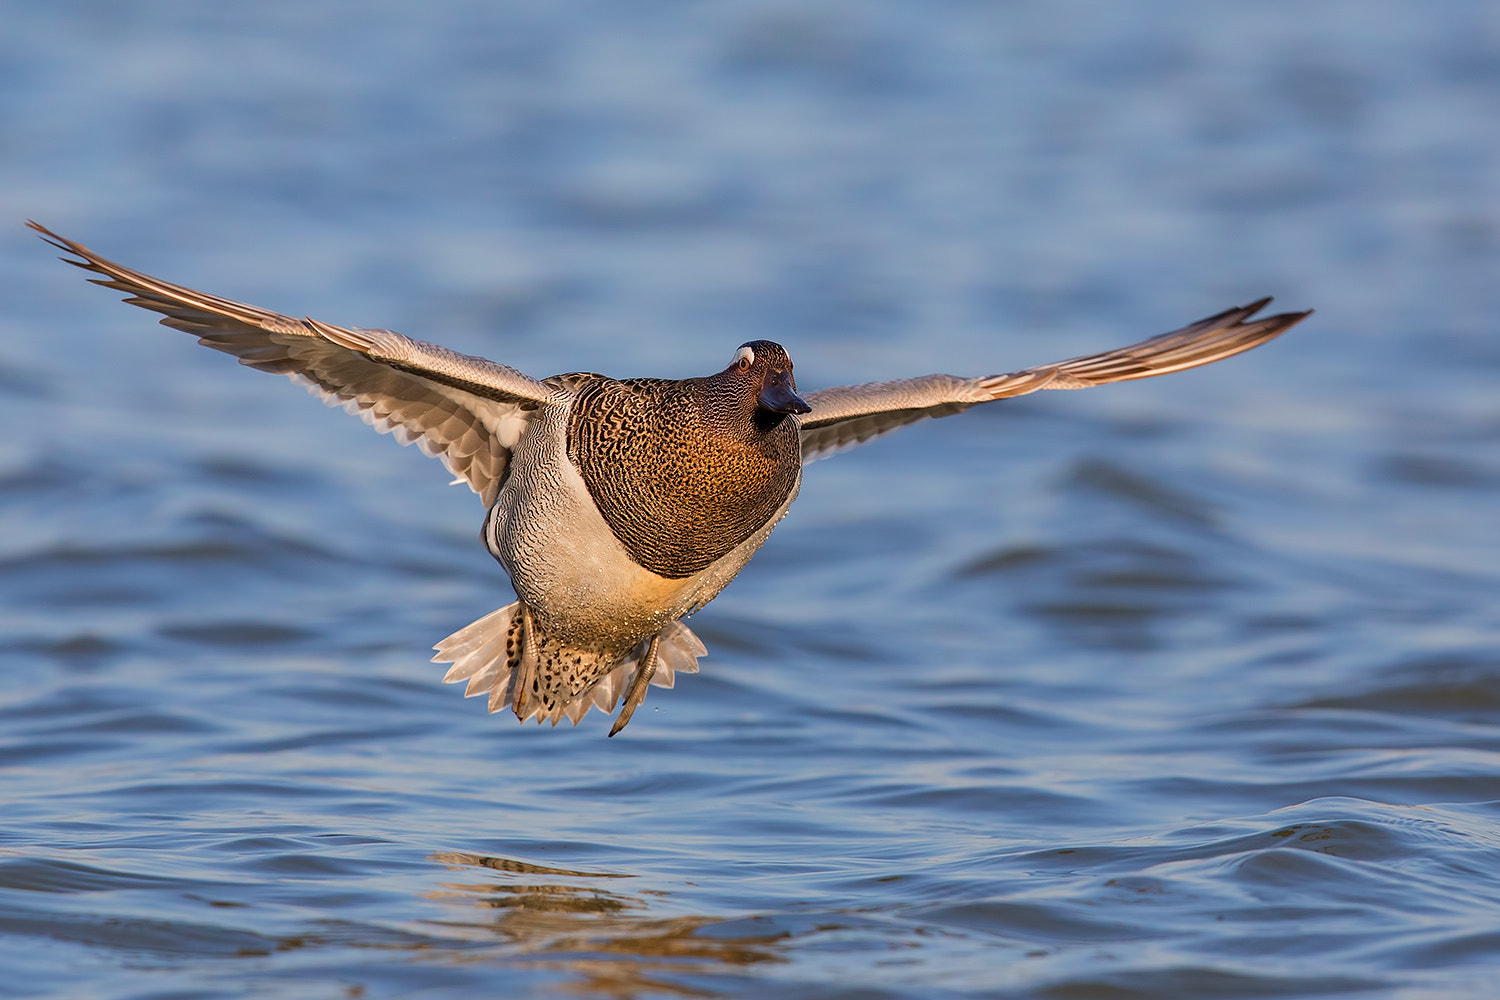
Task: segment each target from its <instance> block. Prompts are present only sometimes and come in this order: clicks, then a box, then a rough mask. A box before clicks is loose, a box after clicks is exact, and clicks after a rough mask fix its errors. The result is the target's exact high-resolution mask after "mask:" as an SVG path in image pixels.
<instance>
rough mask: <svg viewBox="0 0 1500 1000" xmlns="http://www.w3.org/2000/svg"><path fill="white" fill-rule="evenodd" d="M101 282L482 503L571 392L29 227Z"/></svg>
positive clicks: (464, 356) (509, 370) (444, 350)
mask: <svg viewBox="0 0 1500 1000" xmlns="http://www.w3.org/2000/svg"><path fill="white" fill-rule="evenodd" d="M27 225H29V226H30V227H31V228H32V229H35V230H36V231H37V232H39V233H41V234H42V236H43V237H45V238H46V239H47V240H48V242H50V243H52V245H53V246H56V247H58V248H59V249H61V250H66V251H68V252H69V253H71V254H74V255H75V256H77V257H78V258H80V259H79V260H68V258H66V257H65V258H63V259H64V260H67V262H68V263H69V264H73V265H76V266H78V267H81V268H83V269H84V270H86V271H92V272H94V273H95V274H99V275H102V276H103V277H101V278H91V279H89V280H91V281H93V282H94V283H95V284H97V285H103V286H104V287H105V288H114V289H118V290H119V291H122V292H126V293H128V295H129V297H128V298H127V299H126V300H125V301H126V302H129V303H130V304H131V305H137V306H140V307H142V308H144V309H150V310H152V311H154V312H159V313H163V314H164V315H165V318H164V319H163V320H162V321H161V322H162V323H163V324H164V325H166V326H170V327H175V328H176V329H178V330H185V331H187V332H188V333H191V334H195V335H196V336H197V337H198V343H200V344H202V345H204V346H205V347H212V348H213V349H214V350H216V351H223V352H225V353H226V354H233V355H234V356H235V357H237V358H239V360H240V364H242V365H248V366H249V367H251V368H255V369H258V370H260V371H263V372H270V373H272V374H274V375H286V376H287V377H289V378H291V379H292V380H293V381H295V382H298V383H300V384H302V385H304V386H306V387H307V388H308V389H309V390H310V391H311V392H313V393H314V394H315V395H318V396H321V397H322V398H323V399H324V401H325V402H327V403H329V404H330V405H335V406H337V405H342V406H343V407H344V408H345V409H347V410H348V411H349V412H350V413H354V414H356V415H358V416H359V417H361V418H363V419H364V420H365V422H366V423H368V424H370V425H371V426H373V427H374V428H375V429H376V430H378V431H380V432H381V433H385V434H393V435H394V436H395V437H396V439H397V440H398V441H400V442H401V443H402V444H416V445H417V446H418V447H420V448H421V449H422V450H423V451H424V452H426V453H427V454H429V455H436V456H438V457H440V458H441V459H442V460H443V463H444V464H445V465H447V466H448V469H449V471H451V472H452V473H453V474H454V475H455V476H456V477H458V478H457V479H456V480H455V482H464V483H467V484H468V485H469V487H470V488H471V489H472V490H473V491H474V492H475V493H478V494H479V495H480V498H481V499H483V501H484V503H485V506H490V505H491V504H493V503H494V502H495V495H496V493H497V492H498V491H499V489H500V484H501V483H502V482H503V481H504V479H505V473H506V469H507V467H508V465H509V462H510V449H511V448H512V447H514V445H515V444H516V442H517V441H518V440H519V439H520V436H521V432H522V431H523V430H524V429H525V427H526V425H527V423H528V422H529V421H530V419H531V415H532V414H533V413H534V412H536V410H537V409H538V408H539V407H541V406H544V405H546V404H547V403H550V402H555V401H557V400H558V399H559V395H560V394H562V395H566V393H565V391H564V390H561V389H554V388H552V387H550V386H548V385H546V384H543V383H542V382H539V381H537V380H536V379H534V378H531V377H530V376H529V375H524V374H522V373H521V372H518V371H516V370H515V369H514V368H510V367H508V366H506V365H502V364H499V363H497V362H494V361H489V360H487V359H485V358H476V357H471V356H469V355H467V354H459V353H458V352H457V351H450V350H448V349H447V348H446V347H439V346H438V345H437V344H429V343H426V342H425V341H421V340H414V339H412V338H411V337H406V336H403V335H401V334H399V333H394V332H392V331H390V330H364V329H360V328H358V327H342V326H334V325H332V324H330V323H323V322H320V321H318V320H315V319H311V318H303V319H296V318H294V317H291V316H283V315H282V314H280V313H275V312H271V311H269V310H266V309H261V308H259V307H257V306H252V305H246V304H244V303H242V302H234V301H231V300H230V299H224V298H220V297H219V296H217V295H209V294H207V293H206V292H199V291H195V290H193V289H191V288H184V287H182V286H181V285H173V284H171V283H169V282H166V281H162V280H161V279H159V278H153V277H151V276H150V275H148V274H142V273H141V272H139V271H133V270H131V269H130V268H128V267H124V266H122V265H120V264H116V263H115V262H113V261H111V260H106V259H105V258H103V257H100V256H99V255H98V254H96V253H94V252H93V251H92V250H90V249H89V248H88V247H86V246H84V245H83V244H81V243H74V242H73V241H72V240H69V239H65V238H63V237H61V236H58V235H57V234H56V233H53V232H51V231H49V230H48V229H46V228H44V227H42V226H40V225H38V224H37V223H35V222H29V223H27Z"/></svg>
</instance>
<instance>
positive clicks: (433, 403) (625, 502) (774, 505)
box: [28, 222, 1311, 736]
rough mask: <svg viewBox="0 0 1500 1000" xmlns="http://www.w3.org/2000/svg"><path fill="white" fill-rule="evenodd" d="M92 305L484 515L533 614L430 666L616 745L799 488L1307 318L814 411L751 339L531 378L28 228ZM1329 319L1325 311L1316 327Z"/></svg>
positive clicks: (475, 630) (469, 634)
mask: <svg viewBox="0 0 1500 1000" xmlns="http://www.w3.org/2000/svg"><path fill="white" fill-rule="evenodd" d="M28 225H29V226H30V227H31V228H32V229H35V230H36V231H37V232H39V233H41V234H42V236H43V237H44V238H45V239H46V240H47V241H48V242H50V243H52V244H53V245H54V246H56V247H58V248H59V249H61V250H65V251H67V252H68V253H70V254H72V255H74V257H76V258H77V259H76V260H74V259H69V258H63V259H64V260H66V261H67V262H68V263H70V264H73V265H75V266H77V267H81V268H83V269H84V270H87V271H91V272H93V273H95V274H97V275H100V277H98V278H91V279H90V280H91V281H93V282H94V283H95V284H99V285H103V286H104V287H106V288H113V289H116V290H118V291H122V292H125V293H126V294H127V298H126V299H125V301H126V302H128V303H130V304H131V305H137V306H141V307H142V308H144V309H150V310H152V311H154V312H159V313H162V314H164V318H163V319H162V320H161V322H162V323H163V324H164V325H166V326H170V327H175V328H176V329H179V330H185V331H187V332H188V333H191V334H194V335H196V336H197V337H198V343H200V344H202V345H204V346H205V347H211V348H213V349H214V350H217V351H223V352H225V353H226V354H232V355H234V356H235V357H237V358H239V361H240V364H242V365H247V366H249V367H251V368H257V369H259V370H261V371H263V372H270V373H272V374H275V375H285V376H287V377H288V378H290V379H291V380H292V381H294V382H297V383H300V384H301V385H303V386H305V387H306V388H307V389H308V390H309V391H311V392H312V393H313V394H314V395H317V396H320V397H322V398H323V399H324V401H326V402H327V403H328V404H329V405H340V406H343V407H344V408H345V409H346V410H348V411H349V412H350V413H354V414H357V415H358V416H360V417H362V418H363V419H364V420H365V422H366V423H368V424H370V425H371V426H373V427H374V428H375V429H376V430H378V431H380V432H382V433H387V434H392V435H394V436H395V437H396V439H397V440H398V441H400V442H401V443H402V444H416V445H417V446H418V447H419V448H421V449H422V451H424V452H425V453H427V454H428V455H435V456H437V457H438V458H441V459H442V461H443V464H444V465H446V466H447V467H448V469H449V471H450V472H452V473H453V475H454V476H455V477H456V478H455V479H454V482H455V483H466V484H467V485H468V486H469V488H470V489H472V490H473V491H474V492H475V493H477V494H479V497H480V499H481V500H482V501H483V502H484V506H485V508H486V510H487V514H486V515H485V521H484V530H483V539H484V543H485V546H486V547H487V548H488V549H489V551H490V554H491V555H492V556H494V557H495V559H496V560H498V561H499V563H500V565H501V566H503V567H504V568H505V571H506V573H508V574H509V575H510V580H511V585H512V586H513V587H514V589H515V592H516V597H517V600H516V601H515V602H514V603H511V604H508V605H506V606H505V607H503V608H501V609H500V610H498V611H495V612H492V613H491V614H488V615H486V616H485V617H483V618H480V619H479V620H478V621H476V622H473V623H472V624H470V625H467V626H465V627H464V628H461V629H459V630H458V631H457V632H455V633H453V634H452V635H450V636H448V638H446V639H444V640H442V641H441V642H439V643H438V644H437V646H436V647H434V648H435V649H436V650H437V655H436V656H434V657H433V660H434V661H436V662H439V663H449V664H452V666H451V668H450V669H449V670H448V673H447V675H446V676H445V677H444V678H443V679H444V680H445V681H448V682H459V681H464V682H467V687H466V689H465V691H464V694H465V695H466V696H476V695H485V696H488V700H489V709H490V711H491V712H496V711H500V710H502V709H504V708H506V707H509V708H510V709H511V710H512V711H513V712H514V713H515V714H516V717H517V718H518V719H520V720H522V721H525V720H527V719H531V718H534V719H536V720H537V721H538V722H540V721H541V720H543V719H547V720H550V721H551V722H552V724H553V725H556V724H557V722H558V721H559V720H560V719H561V718H562V717H563V716H567V717H568V718H569V719H571V720H572V721H573V722H574V723H575V724H576V723H577V722H578V721H579V720H580V719H581V718H582V717H583V716H584V714H585V713H587V712H588V710H589V709H590V708H598V709H600V710H601V711H602V712H604V713H606V714H608V713H610V712H613V711H614V709H615V706H616V705H617V704H619V703H620V701H621V698H622V696H623V699H624V704H623V706H622V707H621V709H620V712H619V715H618V716H617V717H616V718H615V722H614V726H613V727H612V728H611V729H610V733H609V734H610V735H611V736H613V735H615V734H616V733H618V732H619V731H620V730H621V729H623V728H624V727H625V725H626V723H628V722H629V721H630V717H631V715H632V714H633V713H634V712H635V710H636V709H637V708H639V707H640V705H641V703H642V701H643V700H644V699H645V696H646V689H647V686H648V685H652V684H654V685H657V686H659V687H671V686H672V685H673V683H674V680H675V677H676V675H677V674H678V673H696V672H697V670H698V658H699V657H700V656H702V655H704V654H705V653H706V652H707V650H706V649H705V648H704V646H703V644H702V643H701V642H699V641H698V637H697V636H695V635H693V633H692V632H691V631H689V630H688V628H687V626H685V625H683V624H682V619H683V618H684V617H686V616H688V615H690V614H692V613H693V612H695V611H697V610H698V609H699V608H701V607H703V606H704V605H705V604H707V603H708V602H709V601H711V600H713V599H714V598H715V597H716V596H717V595H718V594H719V592H720V591H721V590H723V589H724V587H725V586H726V585H728V583H729V581H730V580H732V579H734V577H735V575H736V574H738V573H739V571H740V570H741V569H742V568H744V565H745V563H746V562H748V561H749V559H750V557H751V556H752V555H754V554H755V551H756V550H757V549H759V548H760V547H761V545H762V544H764V542H765V540H766V538H767V537H768V536H769V535H770V534H771V530H772V529H773V528H774V527H775V526H776V524H777V522H778V521H780V520H781V518H782V517H783V516H784V515H785V514H786V512H787V508H788V507H790V506H791V503H792V500H793V499H795V498H796V496H797V489H798V487H799V486H800V484H801V481H802V467H803V466H804V465H806V464H807V463H809V462H811V461H813V460H815V459H819V458H823V457H825V456H827V455H831V454H833V453H834V452H836V451H840V450H842V449H844V448H847V447H851V446H853V445H857V444H863V443H864V442H866V441H869V440H871V439H873V438H876V437H879V436H880V435H882V434H886V433H888V432H890V431H893V430H896V429H897V428H898V427H904V426H906V425H907V424H911V423H915V422H917V421H919V420H925V419H927V418H928V417H946V416H949V415H951V414H955V413H962V412H963V411H964V410H967V409H968V408H969V407H971V406H974V405H977V404H979V403H989V402H993V401H994V400H997V399H1006V398H1008V397H1011V396H1022V395H1025V394H1026V393H1029V392H1036V391H1037V390H1039V389H1082V388H1085V387H1087V386H1093V385H1103V384H1105V383H1107V382H1123V381H1128V380H1131V379H1139V378H1150V377H1152V376H1155V375H1165V374H1167V373H1168V372H1175V371H1183V370H1185V369H1188V368H1196V367H1198V366H1199V365H1206V364H1210V363H1212V362H1214V361H1219V360H1221V359H1223V358H1227V357H1230V356H1232V355H1235V354H1239V353H1241V352H1242V351H1248V350H1250V349H1251V348H1252V347H1257V346H1259V345H1260V344H1264V343H1265V342H1266V341H1268V340H1271V339H1272V338H1274V337H1276V336H1277V335H1279V334H1281V333H1283V332H1284V331H1286V330H1287V329H1289V328H1290V327H1292V326H1293V325H1295V324H1296V323H1298V322H1299V321H1301V320H1302V319H1303V318H1305V317H1306V316H1307V315H1308V312H1298V313H1281V314H1279V315H1275V316H1266V317H1262V318H1259V319H1257V318H1254V317H1255V314H1256V313H1257V312H1259V311H1260V310H1261V309H1262V308H1264V307H1265V305H1266V304H1267V303H1269V302H1270V301H1271V300H1270V299H1268V298H1267V299H1261V300H1260V301H1259V302H1253V303H1251V304H1250V305H1247V306H1241V307H1239V308H1235V309H1226V310H1225V311H1224V312H1221V313H1218V314H1216V315H1214V316H1210V317H1208V318H1207V319H1203V320H1200V321H1198V322H1197V323H1193V324H1192V325H1190V326H1186V327H1183V328H1182V329H1181V330H1175V331H1173V332H1171V333H1165V334H1162V335H1161V336H1158V337H1152V338H1151V339H1149V340H1144V341H1141V342H1140V343H1138V344H1132V345H1131V346H1129V347H1122V348H1119V349H1117V350H1113V351H1105V352H1103V353H1100V354H1090V355H1087V356H1085V357H1079V358H1073V359H1070V360H1068V361H1060V362H1057V363H1054V364H1048V365H1040V366H1037V367H1034V368H1025V369H1022V370H1020V371H1015V372H1008V373H1006V374H1003V375H985V376H980V377H977V378H960V377H958V376H954V375H924V376H921V377H919V378H908V379H896V380H893V381H888V382H871V383H866V384H864V385H849V386H839V387H836V388H832V389H819V390H817V391H815V392H809V393H807V394H806V395H805V396H804V395H801V394H799V393H798V390H797V383H796V380H795V379H794V378H793V375H792V361H791V358H789V357H788V356H787V353H786V351H785V350H784V349H783V348H782V347H781V345H779V344H775V343H773V342H771V341H768V340H753V341H751V342H749V343H747V344H743V345H741V346H740V347H739V349H738V350H737V351H736V352H735V354H734V357H733V358H732V359H731V360H730V363H729V366H728V367H727V368H725V369H724V370H723V371H720V372H717V373H715V374H712V375H708V376H706V377H703V378H688V379H660V378H627V379H615V378H610V377H608V376H605V375H598V374H594V373H591V372H572V373H569V374H564V375H554V376H552V377H551V378H545V379H540V380H538V379H534V378H532V377H531V376H529V375H525V374H523V373H521V372H519V371H517V370H516V369H514V368H510V367H508V366H506V365H503V364H499V363H498V362H495V361H489V360H487V359H485V358H478V357H472V356H470V355H466V354H459V353H458V352H456V351H450V350H448V349H447V348H445V347H440V346H438V345H437V344H430V343H427V342H425V341H421V340H414V339H412V338H410V337H406V336H403V335H401V334H399V333H395V332H392V331H390V330H367V329H361V328H359V327H342V326H333V325H332V324H329V323H324V322H321V321H319V320H315V319H311V318H306V317H304V318H301V319H298V318H296V317H292V316H283V315H281V314H279V313H274V312H270V311H268V310H265V309H260V308H257V307H256V306H251V305H245V304H243V303H240V302H234V301H231V300H229V299H222V298H219V297H218V296H216V295H209V294H206V293H204V292H198V291H194V290H193V289H191V288H184V287H182V286H180V285H173V284H169V283H167V282H165V281H161V280H159V279H157V278H153V277H150V276H149V275H146V274H142V273H141V272H139V271H133V270H131V269H130V268H127V267H123V266H121V265H119V264H116V263H114V262H113V261H109V260H106V259H105V258H103V257H100V256H99V255H98V254H96V253H94V252H93V251H92V250H90V249H89V248H88V247H85V246H83V245H82V244H79V243H75V242H73V241H72V240H69V239H65V238H63V237H61V236H58V235H57V234H56V233H53V232H51V231H49V230H48V229H46V228H45V227H43V226H41V225H39V224H37V223H35V222H31V223H28ZM1310 311H1311V310H1309V312H1310Z"/></svg>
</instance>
